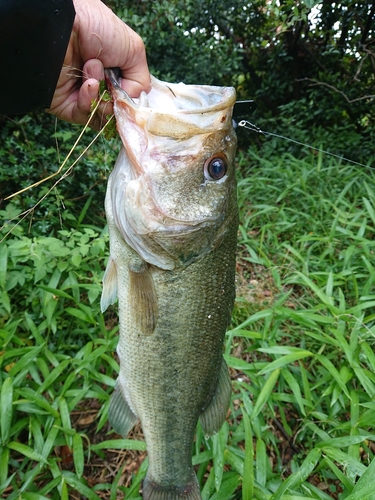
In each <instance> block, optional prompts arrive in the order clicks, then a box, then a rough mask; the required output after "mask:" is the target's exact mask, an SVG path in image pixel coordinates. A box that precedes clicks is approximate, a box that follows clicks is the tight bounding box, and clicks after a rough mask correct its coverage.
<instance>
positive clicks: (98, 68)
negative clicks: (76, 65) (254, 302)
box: [82, 59, 104, 81]
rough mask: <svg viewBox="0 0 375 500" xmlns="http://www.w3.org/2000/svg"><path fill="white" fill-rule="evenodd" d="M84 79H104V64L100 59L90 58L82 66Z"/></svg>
mask: <svg viewBox="0 0 375 500" xmlns="http://www.w3.org/2000/svg"><path fill="white" fill-rule="evenodd" d="M82 72H83V81H86V80H88V79H90V78H94V79H95V80H104V68H103V64H102V62H101V61H99V59H89V60H88V61H86V62H85V64H84V65H83V68H82Z"/></svg>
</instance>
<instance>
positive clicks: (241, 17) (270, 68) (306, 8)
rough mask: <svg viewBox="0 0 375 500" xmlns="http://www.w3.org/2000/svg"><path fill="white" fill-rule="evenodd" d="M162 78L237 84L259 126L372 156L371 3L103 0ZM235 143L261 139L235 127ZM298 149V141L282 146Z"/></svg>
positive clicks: (374, 47)
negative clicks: (134, 34) (250, 101)
mask: <svg viewBox="0 0 375 500" xmlns="http://www.w3.org/2000/svg"><path fill="white" fill-rule="evenodd" d="M108 3H109V4H110V5H111V6H112V7H113V8H114V10H115V11H116V12H117V13H118V14H119V15H120V16H121V17H122V18H123V19H124V20H125V21H126V22H128V23H129V24H130V26H132V27H133V28H134V29H135V30H136V31H137V32H138V33H139V34H140V35H141V36H142V37H143V39H144V41H145V43H146V46H147V54H148V60H149V64H150V67H151V70H152V72H153V73H154V74H155V75H156V76H158V77H159V78H161V79H163V80H167V81H184V82H185V83H201V84H211V85H233V86H235V87H236V89H237V92H238V95H239V97H240V98H253V99H255V100H256V102H257V105H258V108H257V110H256V112H255V113H254V114H253V115H252V116H251V117H250V119H251V120H255V121H256V123H257V124H258V125H259V126H261V128H263V129H264V130H267V131H271V132H275V133H279V134H283V135H286V136H288V137H292V138H294V139H296V140H300V141H302V142H308V143H309V144H311V143H314V145H316V146H322V145H323V146H324V147H325V148H326V149H329V150H330V151H332V152H334V153H336V154H341V155H345V156H347V157H350V158H351V159H354V160H357V161H358V160H361V161H363V162H367V161H372V158H371V157H372V156H373V144H374V123H375V122H374V120H375V107H374V94H375V78H374V76H375V38H374V34H375V33H374V32H375V2H374V1H372V2H356V1H353V0H344V1H341V2H335V3H331V2H327V1H325V0H324V1H323V2H321V1H314V0H305V1H298V2H295V1H292V0H281V1H276V0H272V1H269V0H255V1H253V2H248V1H244V0H231V1H227V0H206V1H192V0H187V1H181V0H152V1H145V0H143V1H142V0H141V1H139V0H137V1H128V2H126V3H125V4H124V2H122V1H121V0H109V1H108ZM240 139H241V142H240V144H241V145H246V143H247V144H248V143H249V141H250V142H251V143H253V145H255V144H256V145H258V146H259V145H260V144H262V143H263V140H262V138H260V137H259V136H257V137H255V136H251V135H250V134H248V133H246V135H245V138H243V137H242V136H241V135H240ZM281 148H282V149H284V150H285V148H287V149H290V150H291V152H293V153H294V154H298V149H296V148H295V147H294V146H292V147H290V145H288V144H283V145H282V146H281Z"/></svg>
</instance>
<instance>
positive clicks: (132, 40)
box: [120, 25, 151, 97]
mask: <svg viewBox="0 0 375 500" xmlns="http://www.w3.org/2000/svg"><path fill="white" fill-rule="evenodd" d="M124 27H125V29H126V31H127V35H128V36H127V39H128V47H131V49H132V50H131V52H130V51H129V52H128V57H127V58H126V60H125V61H124V62H123V64H122V65H120V70H121V74H122V80H121V87H122V88H123V89H124V90H125V91H126V92H127V93H128V94H129V95H130V96H131V97H139V95H140V93H141V92H142V91H145V92H149V91H150V90H151V81H150V73H149V70H148V65H147V58H146V51H145V47H144V43H143V41H142V39H141V37H140V36H139V35H138V34H137V33H135V31H133V30H132V29H131V28H129V26H127V25H124Z"/></svg>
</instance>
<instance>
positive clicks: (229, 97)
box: [105, 68, 236, 135]
mask: <svg viewBox="0 0 375 500" xmlns="http://www.w3.org/2000/svg"><path fill="white" fill-rule="evenodd" d="M105 79H106V82H107V85H108V88H109V89H110V90H111V93H112V95H113V94H115V96H116V97H115V101H116V99H117V100H120V101H123V102H125V103H126V104H127V105H128V106H129V107H130V108H132V109H133V111H134V112H141V110H142V113H144V112H146V113H147V114H148V113H149V114H150V115H155V116H154V118H155V119H157V120H159V121H160V120H161V119H163V118H162V117H163V116H164V117H170V116H171V115H172V116H175V117H176V116H180V119H181V120H182V121H183V122H184V120H187V121H186V122H185V123H190V127H191V126H192V124H193V125H195V126H196V128H197V131H196V132H195V133H198V130H199V128H201V129H202V132H201V133H206V132H207V131H208V130H207V126H209V128H212V130H218V129H219V128H226V123H227V122H228V121H230V122H231V110H232V107H233V105H234V103H235V101H236V93H235V90H234V88H232V87H215V86H210V85H185V84H183V83H169V82H163V81H161V80H158V79H157V78H155V77H154V76H152V75H151V85H152V90H151V92H150V93H149V94H147V95H146V93H145V92H142V93H141V95H140V97H139V98H138V99H132V98H131V97H130V96H129V95H128V94H127V93H126V92H125V91H124V90H123V89H122V88H121V86H120V80H121V77H120V72H119V69H118V68H109V69H106V70H105ZM229 110H230V113H229ZM191 115H193V116H191ZM194 115H197V119H199V120H200V121H201V122H205V121H206V122H207V124H206V125H204V126H199V125H198V123H195V118H194ZM184 117H185V118H184ZM151 121H152V120H151ZM159 126H160V124H159ZM151 128H152V131H153V133H155V135H163V133H162V132H159V133H158V131H157V127H156V126H155V127H154V126H153V124H151ZM154 128H155V130H154ZM179 132H181V131H179Z"/></svg>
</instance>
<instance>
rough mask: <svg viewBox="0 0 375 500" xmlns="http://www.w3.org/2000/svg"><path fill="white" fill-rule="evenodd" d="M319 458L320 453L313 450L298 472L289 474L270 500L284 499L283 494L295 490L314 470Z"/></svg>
mask: <svg viewBox="0 0 375 500" xmlns="http://www.w3.org/2000/svg"><path fill="white" fill-rule="evenodd" d="M320 456H321V451H320V450H318V449H313V450H311V451H310V453H309V454H308V455H307V457H306V458H305V460H304V461H303V462H302V465H301V466H300V468H299V470H298V471H297V472H294V473H293V474H291V475H290V476H289V477H288V479H287V480H286V481H284V482H283V483H282V484H281V485H280V486H279V487H278V488H277V490H276V491H275V493H274V494H273V495H272V496H271V498H270V500H281V498H285V497H284V493H285V492H286V491H288V490H289V489H291V488H295V487H297V486H299V485H300V484H302V483H303V481H305V480H306V479H307V478H308V477H309V476H310V474H311V473H312V471H313V470H314V468H315V467H316V465H317V463H318V461H319V459H320Z"/></svg>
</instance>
